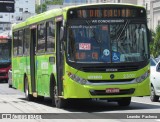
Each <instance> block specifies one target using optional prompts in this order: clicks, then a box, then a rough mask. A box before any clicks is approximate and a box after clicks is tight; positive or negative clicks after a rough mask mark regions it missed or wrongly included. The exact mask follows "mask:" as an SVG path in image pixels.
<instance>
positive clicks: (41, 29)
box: [37, 23, 46, 53]
mask: <svg viewBox="0 0 160 122" xmlns="http://www.w3.org/2000/svg"><path fill="white" fill-rule="evenodd" d="M45 35H46V33H45V24H44V23H43V24H40V25H38V47H37V52H38V53H44V52H45Z"/></svg>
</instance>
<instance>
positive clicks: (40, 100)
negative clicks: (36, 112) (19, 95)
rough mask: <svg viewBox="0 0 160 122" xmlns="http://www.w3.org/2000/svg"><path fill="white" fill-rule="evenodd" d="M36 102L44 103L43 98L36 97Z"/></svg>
mask: <svg viewBox="0 0 160 122" xmlns="http://www.w3.org/2000/svg"><path fill="white" fill-rule="evenodd" d="M36 100H37V101H39V102H42V101H44V96H38V97H37V98H36Z"/></svg>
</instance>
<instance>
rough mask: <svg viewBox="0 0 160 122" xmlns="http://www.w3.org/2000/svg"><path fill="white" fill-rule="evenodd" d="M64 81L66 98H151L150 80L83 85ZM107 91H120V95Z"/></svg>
mask: <svg viewBox="0 0 160 122" xmlns="http://www.w3.org/2000/svg"><path fill="white" fill-rule="evenodd" d="M69 80H70V81H64V87H63V88H64V92H63V93H64V94H63V96H64V98H65V99H67V98H120V97H132V96H149V95H150V80H149V78H146V79H145V80H144V81H143V82H141V83H134V84H114V85H113V84H112V85H111V84H106V85H81V84H79V83H77V82H75V81H73V80H71V79H69ZM107 89H119V92H118V93H107V92H106V90H107Z"/></svg>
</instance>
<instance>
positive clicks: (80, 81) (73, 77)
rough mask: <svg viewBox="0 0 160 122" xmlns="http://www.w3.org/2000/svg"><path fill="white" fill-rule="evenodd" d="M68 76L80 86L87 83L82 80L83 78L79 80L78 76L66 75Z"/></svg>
mask: <svg viewBox="0 0 160 122" xmlns="http://www.w3.org/2000/svg"><path fill="white" fill-rule="evenodd" d="M68 76H69V77H70V78H71V79H72V80H74V81H76V82H77V83H80V84H82V85H85V84H86V83H87V82H88V81H87V80H86V79H83V78H80V77H79V76H77V75H75V74H72V73H68Z"/></svg>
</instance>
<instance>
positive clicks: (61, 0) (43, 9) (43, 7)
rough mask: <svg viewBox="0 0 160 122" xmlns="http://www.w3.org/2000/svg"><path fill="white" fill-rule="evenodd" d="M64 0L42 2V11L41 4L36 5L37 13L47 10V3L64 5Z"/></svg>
mask: <svg viewBox="0 0 160 122" xmlns="http://www.w3.org/2000/svg"><path fill="white" fill-rule="evenodd" d="M62 4H63V0H52V1H47V0H46V2H45V3H43V4H42V11H41V5H36V13H37V14H39V13H42V12H45V11H46V10H47V5H62Z"/></svg>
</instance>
